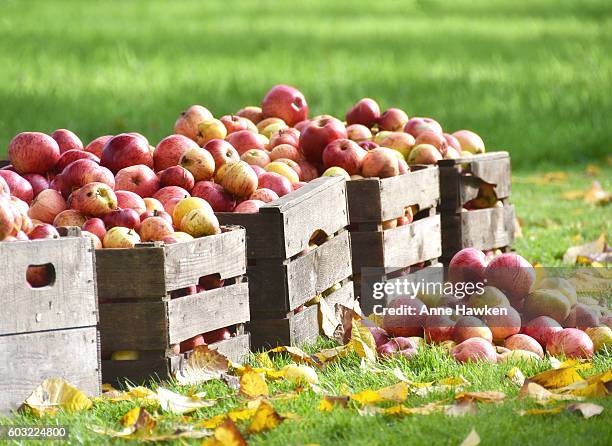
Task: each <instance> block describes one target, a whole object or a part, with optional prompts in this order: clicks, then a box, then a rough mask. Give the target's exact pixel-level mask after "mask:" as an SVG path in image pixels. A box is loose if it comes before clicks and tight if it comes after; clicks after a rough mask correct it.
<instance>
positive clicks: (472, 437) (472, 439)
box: [459, 428, 480, 446]
mask: <svg viewBox="0 0 612 446" xmlns="http://www.w3.org/2000/svg"><path fill="white" fill-rule="evenodd" d="M479 444H480V436H479V435H478V433H477V432H476V430H475V429H474V428H472V430H471V431H470V433H469V434H468V436H467V437H465V440H463V441H462V442H461V444H460V445H459V446H477V445H479Z"/></svg>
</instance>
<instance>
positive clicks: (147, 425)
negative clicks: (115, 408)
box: [121, 407, 157, 435]
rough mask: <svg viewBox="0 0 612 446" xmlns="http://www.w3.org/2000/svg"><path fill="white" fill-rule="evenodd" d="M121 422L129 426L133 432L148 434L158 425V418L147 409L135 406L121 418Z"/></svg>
mask: <svg viewBox="0 0 612 446" xmlns="http://www.w3.org/2000/svg"><path fill="white" fill-rule="evenodd" d="M121 424H122V425H123V426H124V427H126V428H129V429H130V430H131V431H132V433H135V434H143V435H147V434H150V433H151V432H153V430H154V429H155V426H157V420H155V418H153V417H152V416H151V414H150V413H149V412H147V411H146V409H143V408H142V407H135V408H134V409H132V410H130V411H128V412H127V413H126V414H125V415H123V417H122V418H121Z"/></svg>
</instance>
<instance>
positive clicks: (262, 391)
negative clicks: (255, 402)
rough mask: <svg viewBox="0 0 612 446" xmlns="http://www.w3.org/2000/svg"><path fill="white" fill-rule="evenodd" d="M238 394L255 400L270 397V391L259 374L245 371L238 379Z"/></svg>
mask: <svg viewBox="0 0 612 446" xmlns="http://www.w3.org/2000/svg"><path fill="white" fill-rule="evenodd" d="M240 394H241V395H244V396H246V397H247V398H257V397H258V396H268V395H270V390H269V389H268V384H267V383H266V380H265V378H264V377H263V376H262V374H261V373H257V372H254V371H247V372H245V373H244V374H243V375H242V376H241V377H240Z"/></svg>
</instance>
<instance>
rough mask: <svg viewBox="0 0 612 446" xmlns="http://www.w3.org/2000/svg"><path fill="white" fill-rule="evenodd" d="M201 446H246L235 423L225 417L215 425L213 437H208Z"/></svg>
mask: <svg viewBox="0 0 612 446" xmlns="http://www.w3.org/2000/svg"><path fill="white" fill-rule="evenodd" d="M202 445H203V446H246V445H247V442H246V440H245V439H244V437H243V436H242V434H241V433H240V431H239V430H238V428H237V427H236V424H234V422H233V421H232V420H230V419H227V420H225V421H224V422H223V424H221V425H220V426H219V427H217V428H216V429H215V431H214V433H213V438H209V439H208V440H206V441H205V442H204V443H203V444H202Z"/></svg>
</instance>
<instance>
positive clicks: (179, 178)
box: [159, 166, 195, 191]
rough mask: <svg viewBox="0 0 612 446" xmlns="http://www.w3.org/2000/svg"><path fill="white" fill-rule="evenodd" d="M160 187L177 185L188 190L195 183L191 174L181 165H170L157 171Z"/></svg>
mask: <svg viewBox="0 0 612 446" xmlns="http://www.w3.org/2000/svg"><path fill="white" fill-rule="evenodd" d="M159 183H160V185H161V187H166V186H179V187H182V188H183V189H185V190H187V191H190V190H191V189H192V188H193V185H194V184H195V180H194V178H193V174H192V173H191V172H189V171H188V170H187V169H185V168H184V167H182V166H172V167H168V168H167V169H164V170H162V171H161V172H159Z"/></svg>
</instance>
